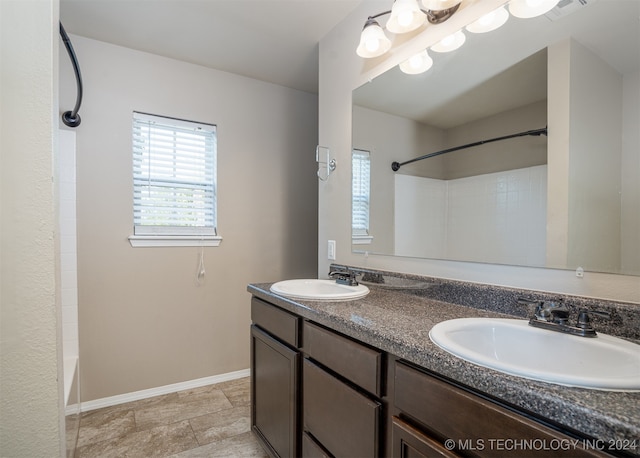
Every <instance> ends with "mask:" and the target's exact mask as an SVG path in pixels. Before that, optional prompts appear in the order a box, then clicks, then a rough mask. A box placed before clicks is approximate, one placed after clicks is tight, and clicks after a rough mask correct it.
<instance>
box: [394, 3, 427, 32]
mask: <svg viewBox="0 0 640 458" xmlns="http://www.w3.org/2000/svg"><path fill="white" fill-rule="evenodd" d="M426 20H427V15H426V14H425V13H423V12H422V10H421V9H420V7H419V6H418V2H417V0H396V1H395V2H394V3H393V6H392V7H391V17H390V18H389V21H388V22H387V30H388V31H389V32H393V33H405V32H411V31H412V30H415V29H417V28H418V27H420V26H421V25H422V24H424V21H426Z"/></svg>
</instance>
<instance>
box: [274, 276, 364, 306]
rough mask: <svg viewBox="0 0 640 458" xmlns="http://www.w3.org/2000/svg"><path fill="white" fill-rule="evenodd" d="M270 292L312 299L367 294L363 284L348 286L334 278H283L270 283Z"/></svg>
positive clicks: (343, 298) (352, 296)
mask: <svg viewBox="0 0 640 458" xmlns="http://www.w3.org/2000/svg"><path fill="white" fill-rule="evenodd" d="M270 290H271V292H272V293H275V294H279V295H281V296H286V297H289V298H292V299H306V300H312V301H348V300H353V299H360V298H362V297H364V296H366V295H367V294H369V288H367V287H366V286H365V285H357V286H349V285H343V284H340V283H336V281H335V280H317V279H296V280H283V281H279V282H277V283H274V284H273V285H271V288H270Z"/></svg>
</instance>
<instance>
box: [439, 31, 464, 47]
mask: <svg viewBox="0 0 640 458" xmlns="http://www.w3.org/2000/svg"><path fill="white" fill-rule="evenodd" d="M466 39H467V37H466V36H465V35H464V33H463V32H462V30H458V31H457V32H456V33H452V34H451V35H448V36H446V37H444V38H443V39H442V40H440V41H439V42H438V43H436V44H435V45H433V46H432V47H431V49H432V50H433V51H435V52H449V51H454V50H456V49H458V48H459V47H460V46H462V45H463V44H464V42H465V40H466Z"/></svg>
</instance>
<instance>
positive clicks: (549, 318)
mask: <svg viewBox="0 0 640 458" xmlns="http://www.w3.org/2000/svg"><path fill="white" fill-rule="evenodd" d="M518 303H521V304H529V305H533V304H535V305H536V309H535V312H534V314H533V316H532V317H531V319H530V320H529V325H530V326H534V327H536V328H542V329H548V330H550V331H557V332H563V333H566V334H571V335H574V336H581V337H596V336H597V335H598V334H597V333H596V330H595V329H594V328H593V326H592V325H591V320H590V319H589V316H590V315H596V316H600V317H603V318H607V319H610V318H611V314H610V313H609V312H605V311H601V310H594V311H590V310H587V309H580V311H579V312H578V319H577V321H576V325H575V326H572V325H570V324H569V314H570V312H571V309H570V308H569V307H568V306H567V305H566V304H565V303H564V302H563V300H562V299H557V300H555V301H532V300H529V299H518Z"/></svg>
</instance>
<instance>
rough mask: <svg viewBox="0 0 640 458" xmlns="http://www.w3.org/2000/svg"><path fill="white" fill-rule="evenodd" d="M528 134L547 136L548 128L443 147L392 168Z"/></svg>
mask: <svg viewBox="0 0 640 458" xmlns="http://www.w3.org/2000/svg"><path fill="white" fill-rule="evenodd" d="M528 135H530V136H535V137H539V136H540V135H545V136H546V135H547V128H546V127H544V128H542V129H534V130H527V131H526V132H519V133H517V134H511V135H505V136H503V137H496V138H490V139H488V140H480V141H478V142H473V143H467V144H466V145H462V146H455V147H453V148H448V149H443V150H442V151H436V152H435V153H429V154H425V155H424V156H420V157H416V158H415V159H410V160H408V161H404V162H393V163H391V170H393V171H394V172H397V171H398V170H400V167H402V166H403V165H407V164H411V163H412V162H417V161H421V160H423V159H428V158H430V157H434V156H440V155H441V154H446V153H452V152H454V151H458V150H461V149H465V148H471V147H472V146H479V145H484V144H485V143H491V142H497V141H500V140H507V139H508V138H515V137H524V136H528Z"/></svg>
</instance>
